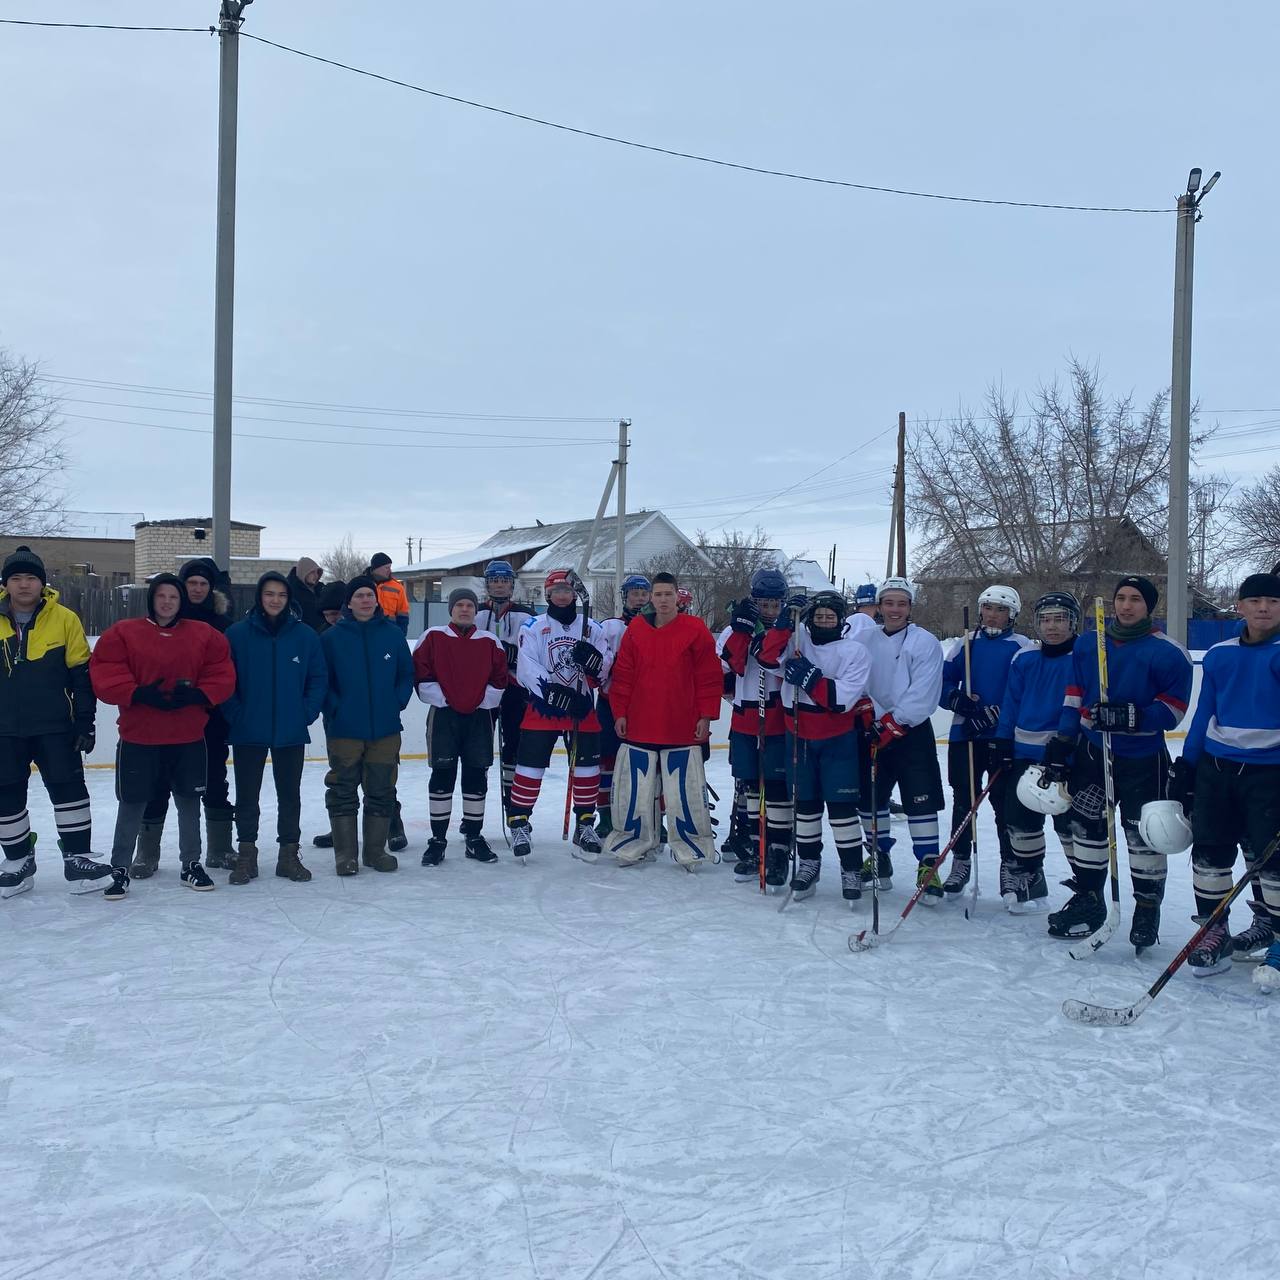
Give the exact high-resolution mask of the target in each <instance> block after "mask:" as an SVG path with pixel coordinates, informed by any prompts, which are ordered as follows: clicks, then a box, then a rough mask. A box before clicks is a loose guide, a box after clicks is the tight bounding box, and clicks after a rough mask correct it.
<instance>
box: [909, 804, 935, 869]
mask: <svg viewBox="0 0 1280 1280" xmlns="http://www.w3.org/2000/svg"><path fill="white" fill-rule="evenodd" d="M907 828H908V830H909V831H910V832H911V850H912V852H913V853H914V854H915V855H916V861H917V862H923V861H924V860H925V858H930V859H934V860H936V859H937V857H938V815H937V814H936V813H917V814H911V813H909V814H907Z"/></svg>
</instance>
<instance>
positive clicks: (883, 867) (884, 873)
mask: <svg viewBox="0 0 1280 1280" xmlns="http://www.w3.org/2000/svg"><path fill="white" fill-rule="evenodd" d="M873 856H874V855H872V854H867V856H866V857H865V858H864V859H863V860H862V883H863V886H864V887H865V886H866V885H869V884H870V883H871V882H872V881H873V880H875V879H877V876H876V868H877V865H878V866H879V870H880V875H879V877H878V878H879V881H880V886H879V887H880V892H881V893H888V892H889V890H890V889H892V888H893V859H892V858H890V857H889V855H888V854H887V853H882V854H880V855H879V862H878V863H876V862H873V861H872V858H873Z"/></svg>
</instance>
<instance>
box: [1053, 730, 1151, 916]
mask: <svg viewBox="0 0 1280 1280" xmlns="http://www.w3.org/2000/svg"><path fill="white" fill-rule="evenodd" d="M1111 776H1112V780H1113V783H1114V787H1115V801H1116V809H1117V810H1118V816H1119V818H1120V820H1121V822H1122V824H1123V826H1124V843H1125V847H1126V848H1127V849H1128V851H1129V877H1130V880H1131V881H1132V883H1133V896H1134V897H1135V898H1142V899H1144V900H1145V901H1147V902H1156V903H1158V902H1161V901H1162V900H1163V898H1164V882H1165V877H1166V876H1167V875H1168V864H1169V859H1168V857H1167V856H1166V855H1165V854H1163V853H1157V852H1156V851H1155V850H1154V849H1152V848H1150V847H1149V846H1148V845H1147V844H1146V843H1145V842H1144V841H1143V839H1142V834H1141V832H1140V831H1139V829H1138V819H1139V818H1140V817H1141V816H1142V806H1143V805H1144V804H1146V803H1147V802H1148V801H1151V800H1161V799H1163V798H1164V797H1165V794H1166V790H1167V782H1168V777H1169V753H1168V752H1167V751H1166V750H1165V748H1164V744H1163V743H1161V744H1160V748H1159V750H1158V751H1156V752H1154V753H1153V754H1151V755H1147V756H1117V755H1115V754H1114V753H1113V754H1112V757H1111ZM1070 789H1071V810H1070V812H1071V837H1072V845H1073V848H1072V853H1071V869H1072V871H1073V872H1074V874H1075V882H1076V888H1077V889H1079V890H1082V891H1093V892H1095V893H1100V892H1101V891H1102V890H1103V888H1104V887H1105V886H1106V883H1107V864H1108V853H1107V805H1106V790H1105V785H1104V779H1103V773H1102V747H1101V746H1100V745H1095V744H1094V743H1092V742H1090V741H1089V740H1088V739H1087V738H1083V737H1082V738H1081V739H1080V745H1079V746H1078V747H1077V748H1076V758H1075V763H1074V765H1072V768H1071V788H1070Z"/></svg>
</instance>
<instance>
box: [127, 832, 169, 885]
mask: <svg viewBox="0 0 1280 1280" xmlns="http://www.w3.org/2000/svg"><path fill="white" fill-rule="evenodd" d="M163 835H164V819H163V818H162V819H161V820H160V821H159V822H144V823H143V824H142V827H141V828H140V829H139V831H138V847H137V852H136V853H135V854H134V855H133V865H132V866H131V867H130V868H129V876H130V878H131V879H133V880H149V879H150V878H151V877H152V876H153V875H155V873H156V870H157V869H158V868H159V866H160V837H161V836H163Z"/></svg>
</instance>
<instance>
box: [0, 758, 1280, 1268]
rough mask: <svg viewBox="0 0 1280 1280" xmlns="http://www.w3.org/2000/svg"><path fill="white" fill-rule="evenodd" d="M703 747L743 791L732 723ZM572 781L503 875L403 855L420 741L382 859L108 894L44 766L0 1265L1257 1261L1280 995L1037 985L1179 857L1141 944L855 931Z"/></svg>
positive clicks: (102, 825) (17, 934)
mask: <svg viewBox="0 0 1280 1280" xmlns="http://www.w3.org/2000/svg"><path fill="white" fill-rule="evenodd" d="M97 758H98V759H102V758H103V757H102V756H98V757H97ZM323 774H324V768H323V765H322V764H319V763H313V764H309V765H308V766H307V769H306V774H305V779H304V787H305V790H306V804H305V807H304V817H305V828H306V835H307V837H308V839H309V837H310V836H311V835H313V834H315V832H316V831H318V830H321V829H322V828H323V826H324V825H325V821H324V811H323V803H322V793H323ZM710 775H711V780H712V783H713V785H714V786H715V787H716V788H717V789H718V790H719V791H720V794H721V795H722V796H725V797H728V795H729V794H730V791H731V787H730V784H729V779H728V768H727V761H726V759H725V755H724V752H722V751H720V752H716V753H715V755H714V757H713V761H712V765H711V769H710ZM112 781H113V776H112V774H111V772H110V771H109V770H94V771H92V773H91V787H92V790H93V796H94V803H95V815H96V818H97V822H98V830H99V832H100V835H99V839H98V840H97V842H96V843H97V845H98V847H100V848H105V847H106V846H107V845H108V843H109V841H108V839H107V836H108V835H109V831H110V825H111V821H112V815H113V809H114V804H113V801H112ZM563 787H564V762H563V758H558V760H557V761H556V763H555V764H554V765H553V770H552V772H551V773H550V774H549V775H548V781H547V786H546V788H545V790H544V793H543V800H542V806H541V808H540V811H539V814H538V815H536V820H535V850H534V856H533V859H532V863H531V865H530V866H528V867H527V868H525V869H521V868H520V867H518V866H516V865H514V864H513V862H512V860H511V859H510V857H509V855H508V854H507V853H506V850H505V848H502V850H501V851H502V860H501V861H500V862H499V863H498V864H496V865H494V866H488V867H485V866H478V865H475V864H471V863H467V862H465V861H464V860H463V858H462V856H461V853H462V851H461V845H460V843H459V842H457V841H452V842H451V845H450V852H449V857H448V859H447V861H446V862H445V864H444V865H443V866H442V867H440V868H437V869H433V870H425V869H423V868H421V867H420V866H419V865H418V855H419V854H420V852H421V849H422V846H423V844H424V842H425V833H426V823H425V810H426V766H425V764H424V763H422V762H420V761H411V762H408V763H406V765H405V766H404V769H403V771H402V782H401V795H402V798H403V799H404V801H405V808H406V818H407V819H408V825H409V832H410V837H411V844H410V849H409V851H408V852H407V853H406V854H405V855H402V862H401V868H400V871H399V872H398V873H397V874H395V875H391V876H385V875H384V876H379V875H377V874H375V873H373V872H370V871H368V870H365V871H362V872H361V874H360V875H359V876H358V877H357V878H355V879H354V880H341V881H339V880H337V879H336V878H335V877H334V875H333V872H332V860H331V855H330V854H329V853H327V852H325V851H321V850H311V851H310V855H309V856H308V854H307V852H306V851H304V858H306V860H307V862H308V863H309V865H310V866H311V867H312V869H313V870H314V871H315V872H316V873H317V874H316V878H315V880H313V881H312V882H311V883H310V884H306V885H295V884H291V883H288V882H286V881H283V880H276V879H275V878H274V877H273V876H272V875H271V874H270V871H271V866H272V864H271V862H270V860H269V859H268V860H267V861H266V874H264V876H263V877H262V878H261V879H260V880H258V881H257V882H255V883H254V884H253V885H252V886H250V887H247V888H239V889H237V888H230V887H228V886H226V885H225V883H224V882H225V879H226V876H225V873H221V872H219V873H215V878H216V879H217V880H218V881H219V887H218V889H217V891H216V892H214V893H207V894H194V893H191V892H189V891H187V890H185V889H182V888H181V887H179V884H178V880H177V871H176V845H175V840H174V838H173V833H172V832H167V833H166V841H165V857H164V861H163V862H162V866H161V873H160V875H159V876H157V877H156V878H155V879H154V880H151V881H149V882H146V883H143V884H138V885H136V886H135V888H134V891H133V892H132V893H131V894H130V896H129V898H128V899H127V900H126V901H124V902H122V903H117V904H113V903H106V902H103V901H101V900H100V899H98V898H72V897H70V896H68V895H67V894H66V893H65V892H64V890H63V886H62V882H61V877H60V872H59V869H58V866H57V859H56V856H50V854H49V853H48V852H45V851H46V850H48V849H49V846H50V845H51V843H52V841H53V823H52V818H51V814H50V811H49V808H48V805H47V803H46V802H45V800H44V798H43V793H42V792H40V790H39V787H38V784H37V785H36V786H35V787H34V788H33V803H32V813H33V818H34V821H35V825H36V827H37V829H38V830H39V831H40V832H41V835H42V843H41V851H42V852H44V856H43V857H42V858H41V859H40V862H41V869H40V872H39V875H38V876H37V883H36V887H35V890H34V892H32V893H29V894H25V895H23V896H21V897H18V898H15V899H12V900H11V901H8V902H6V903H3V904H0V954H2V955H3V958H4V971H5V974H6V979H7V980H6V982H5V984H4V988H3V995H2V996H0V1187H2V1188H3V1210H2V1211H0V1280H26V1278H27V1277H41V1278H44V1280H55V1278H61V1277H77V1278H79V1277H94V1278H95V1280H97V1278H103V1280H105V1278H108V1277H181V1278H182V1280H204V1278H206V1277H234V1278H239V1277H245V1278H252V1280H276V1278H280V1280H298V1278H306V1280H320V1278H322V1277H324V1278H332V1280H357V1278H365V1277H368V1278H370V1280H391V1278H392V1277H432V1278H440V1277H465V1278H468V1280H470V1278H481V1277H483V1278H484V1280H498V1278H505V1277H513V1278H515V1277H519V1278H521V1280H523V1278H525V1277H528V1278H529V1280H569V1278H570V1277H572V1278H575V1280H588V1278H589V1277H600V1278H609V1277H618V1278H626V1280H631V1278H633V1277H634V1278H635V1280H649V1278H650V1277H653V1278H655V1280H662V1278H664V1277H665V1278H666V1280H689V1278H692V1277H699V1278H701V1277H707V1278H714V1280H730V1278H737V1277H743V1278H751V1280H760V1278H763V1277H805V1278H812V1280H820V1278H825V1277H833V1278H834V1277H877V1278H884V1280H897V1278H904V1280H905V1278H908V1277H911V1278H918V1280H925V1278H926V1277H929V1278H931V1280H942V1278H944V1277H961V1276H963V1277H969V1276H974V1277H992V1278H994V1277H999V1278H1000V1280H1010V1278H1013V1277H1019V1278H1021V1277H1091V1278H1097V1280H1101V1278H1110V1277H1121V1276H1123V1277H1146V1276H1150V1277H1160V1278H1161V1280H1180V1278H1187V1280H1193V1278H1194V1280H1201V1278H1203V1277H1206V1276H1209V1275H1225V1276H1230V1277H1232V1280H1249V1278H1251V1277H1263V1276H1268V1277H1269V1276H1271V1275H1273V1274H1274V1270H1275V1253H1276V1246H1277V1232H1276V1227H1275V1216H1274V1215H1275V1182H1274V1178H1273V1166H1274V1163H1275V1161H1274V1150H1275V1138H1274V1122H1273V1119H1272V1117H1270V1116H1269V1115H1267V1114H1264V1112H1263V1110H1262V1108H1263V1106H1264V1105H1269V1102H1270V1100H1271V1099H1272V1095H1273V1094H1274V1089H1273V1087H1272V1071H1273V1064H1274V1055H1275V1036H1276V1019H1277V1017H1280V1010H1278V1009H1277V1007H1276V1006H1275V1004H1272V1005H1268V1004H1267V1003H1266V1001H1265V999H1264V998H1261V997H1257V996H1255V995H1254V994H1253V989H1252V987H1251V985H1250V984H1249V982H1248V970H1247V968H1245V967H1244V966H1238V967H1237V968H1236V970H1235V971H1234V972H1233V973H1230V974H1227V975H1224V976H1222V977H1217V978H1211V979H1207V980H1204V981H1197V980H1195V979H1194V978H1192V977H1191V976H1190V975H1189V974H1188V973H1187V972H1186V971H1185V970H1184V971H1183V972H1182V973H1181V974H1179V976H1178V977H1177V979H1175V981H1174V982H1173V983H1172V984H1171V985H1170V986H1169V988H1168V989H1167V990H1166V992H1165V993H1164V995H1162V996H1161V998H1160V999H1159V1000H1158V1001H1157V1002H1156V1004H1155V1005H1154V1006H1153V1007H1152V1008H1151V1009H1150V1010H1149V1011H1148V1012H1147V1014H1146V1015H1145V1016H1144V1017H1143V1018H1142V1020H1141V1021H1140V1022H1139V1023H1137V1024H1136V1025H1135V1026H1133V1027H1131V1028H1127V1029H1098V1030H1090V1029H1086V1028H1081V1027H1077V1026H1075V1025H1073V1024H1071V1023H1069V1022H1067V1021H1066V1020H1065V1019H1064V1018H1063V1017H1062V1015H1061V1013H1060V1011H1059V1006H1060V1004H1061V1002H1062V1000H1063V998H1064V997H1067V996H1081V997H1084V998H1087V999H1098V1000H1101V1001H1103V1002H1106V1003H1128V1002H1129V1001H1130V1000H1132V999H1135V998H1136V997H1137V996H1138V995H1139V994H1140V993H1141V992H1142V991H1143V990H1144V989H1145V988H1146V986H1147V985H1148V984H1149V983H1150V982H1151V981H1152V979H1153V978H1154V977H1155V976H1156V974H1157V973H1158V972H1159V970H1160V969H1161V967H1162V966H1163V965H1164V964H1165V963H1166V962H1167V961H1168V960H1169V959H1170V958H1171V957H1172V955H1173V954H1174V952H1175V951H1176V949H1177V948H1178V947H1179V946H1180V945H1181V944H1182V942H1183V941H1184V940H1185V938H1186V937H1187V936H1188V935H1189V933H1190V932H1191V929H1192V926H1191V924H1190V923H1189V919H1188V917H1189V916H1190V914H1191V896H1190V886H1189V879H1190V874H1189V869H1188V867H1187V865H1186V861H1185V859H1179V860H1178V862H1179V865H1178V866H1177V867H1176V868H1175V869H1174V871H1173V874H1172V877H1171V883H1170V890H1169V900H1168V903H1167V905H1166V909H1165V926H1164V932H1165V937H1166V942H1165V944H1164V945H1163V946H1161V947H1159V948H1157V949H1156V950H1155V951H1154V952H1153V953H1151V954H1149V955H1148V956H1146V957H1144V958H1143V959H1142V960H1141V961H1138V960H1136V959H1135V958H1134V956H1133V952H1132V949H1131V948H1130V947H1128V945H1127V944H1126V943H1125V942H1124V941H1123V935H1121V936H1120V937H1118V938H1117V940H1115V941H1114V942H1112V943H1111V944H1109V945H1108V946H1107V947H1105V948H1104V949H1103V950H1102V952H1100V953H1099V954H1098V955H1097V956H1096V957H1094V958H1093V959H1092V960H1089V961H1083V962H1074V961H1072V960H1070V959H1069V958H1068V956H1067V954H1066V950H1065V947H1064V945H1063V944H1062V943H1060V942H1055V941H1054V940H1052V939H1050V938H1048V937H1047V936H1046V935H1045V932H1044V920H1043V917H1042V916H1022V917H1013V916H1010V915H1008V914H1006V913H1005V911H1004V910H1003V908H1002V907H1001V905H1000V903H999V901H998V900H997V899H996V898H994V897H993V896H985V897H984V898H983V899H982V900H981V901H980V903H979V910H978V913H977V917H976V919H974V920H972V921H966V920H965V919H964V917H963V914H962V912H961V911H960V910H959V909H957V908H955V907H944V908H939V909H938V910H936V911H932V912H929V911H925V910H919V911H917V912H915V913H913V915H912V916H911V918H910V919H909V920H908V921H907V923H906V925H905V926H904V928H903V929H902V930H901V932H900V933H899V934H898V936H897V938H896V939H895V940H894V941H893V943H892V944H891V945H890V946H888V947H886V948H884V949H883V950H881V951H877V952H873V953H871V954H867V955H853V954H851V953H850V952H849V950H848V948H847V945H846V941H847V938H848V935H849V933H850V931H851V929H854V928H858V927H861V925H862V923H863V922H864V921H865V920H867V919H868V917H869V910H867V909H865V908H864V909H863V910H861V911H859V912H857V913H850V912H849V911H848V910H846V909H845V908H844V906H843V904H842V902H841V900H840V897H839V883H838V876H837V875H834V874H831V871H830V870H829V871H828V875H827V878H825V879H824V880H823V882H822V884H821V885H820V888H819V892H818V894H817V896H816V897H815V898H813V899H811V900H810V901H808V902H804V903H796V904H792V905H791V906H790V907H789V908H788V909H787V910H786V911H785V913H782V914H779V912H778V910H777V906H778V903H779V901H780V899H778V898H773V897H770V898H761V896H760V895H759V894H758V893H757V892H756V891H755V889H754V887H753V886H750V885H739V884H735V883H734V881H733V878H732V876H731V874H730V873H729V870H728V868H727V867H726V866H720V867H710V868H706V869H705V871H704V873H702V874H699V875H697V876H690V875H687V874H686V873H684V872H683V871H681V870H680V869H678V868H677V867H676V866H675V864H674V863H672V862H670V861H669V860H667V861H663V862H660V863H657V864H651V865H646V866H644V867H643V868H641V869H638V870H628V871H621V870H618V869H616V868H614V867H613V866H611V865H607V864H606V863H605V862H604V861H602V862H601V863H599V864H597V865H596V866H593V867H591V866H585V865H583V864H581V863H579V862H575V861H573V860H572V859H571V858H570V857H569V855H568V852H567V847H566V846H565V845H562V844H561V842H560V839H559V826H560V812H561V806H562V803H563V795H564V791H563ZM269 790H270V783H269V782H268V784H267V791H268V792H269ZM264 799H265V797H264ZM494 808H496V802H495V804H494V805H493V806H491V820H490V824H489V834H490V836H491V838H492V839H494V841H495V844H496V845H498V846H499V847H501V841H500V836H499V826H498V823H497V821H496V820H494V818H493V817H492V814H493V809H494ZM455 817H456V810H455ZM273 818H274V813H273V811H272V809H271V804H270V801H269V800H268V802H267V803H266V804H264V829H269V824H270V822H271V821H272V820H273ZM983 831H984V835H985V837H986V838H985V845H986V853H985V855H984V858H983V863H982V875H983V879H984V881H985V883H986V887H987V890H988V895H991V894H993V893H994V888H995V886H994V883H993V881H994V859H993V857H992V851H993V849H994V841H993V839H992V838H991V832H992V828H991V824H990V818H989V816H988V817H987V818H986V819H985V820H984V827H983ZM899 834H900V835H902V836H905V828H904V829H902V831H900V833H899ZM902 847H903V846H902V845H901V844H900V846H899V850H901V849H902ZM908 861H909V858H907V857H901V856H900V857H899V858H898V864H899V866H900V867H902V868H903V869H904V870H905V869H906V868H907V865H908ZM829 866H830V867H832V868H833V867H834V858H832V859H831V862H830V864H829ZM1050 869H1051V871H1053V872H1055V873H1058V872H1062V871H1063V864H1062V862H1061V857H1060V855H1058V856H1057V857H1055V856H1054V854H1053V853H1052V852H1051V855H1050ZM1057 878H1058V877H1057V875H1054V876H1051V881H1053V882H1054V888H1053V897H1052V901H1053V903H1054V905H1057V904H1058V903H1060V902H1061V901H1062V900H1063V898H1064V897H1065V890H1063V889H1061V888H1059V887H1058V886H1057V884H1056V879H1057ZM906 897H907V876H905V875H904V876H902V877H901V878H900V880H899V883H898V885H897V886H896V887H895V888H894V889H893V891H892V892H891V894H890V895H889V903H890V910H891V911H892V912H896V911H897V910H900V909H901V906H902V904H903V903H904V902H905V901H906ZM1126 908H1127V901H1126ZM1244 919H1245V916H1244V912H1243V909H1238V910H1237V912H1236V922H1237V924H1238V925H1240V924H1243V923H1244ZM1125 931H1126V932H1127V925H1126V930H1125Z"/></svg>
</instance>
